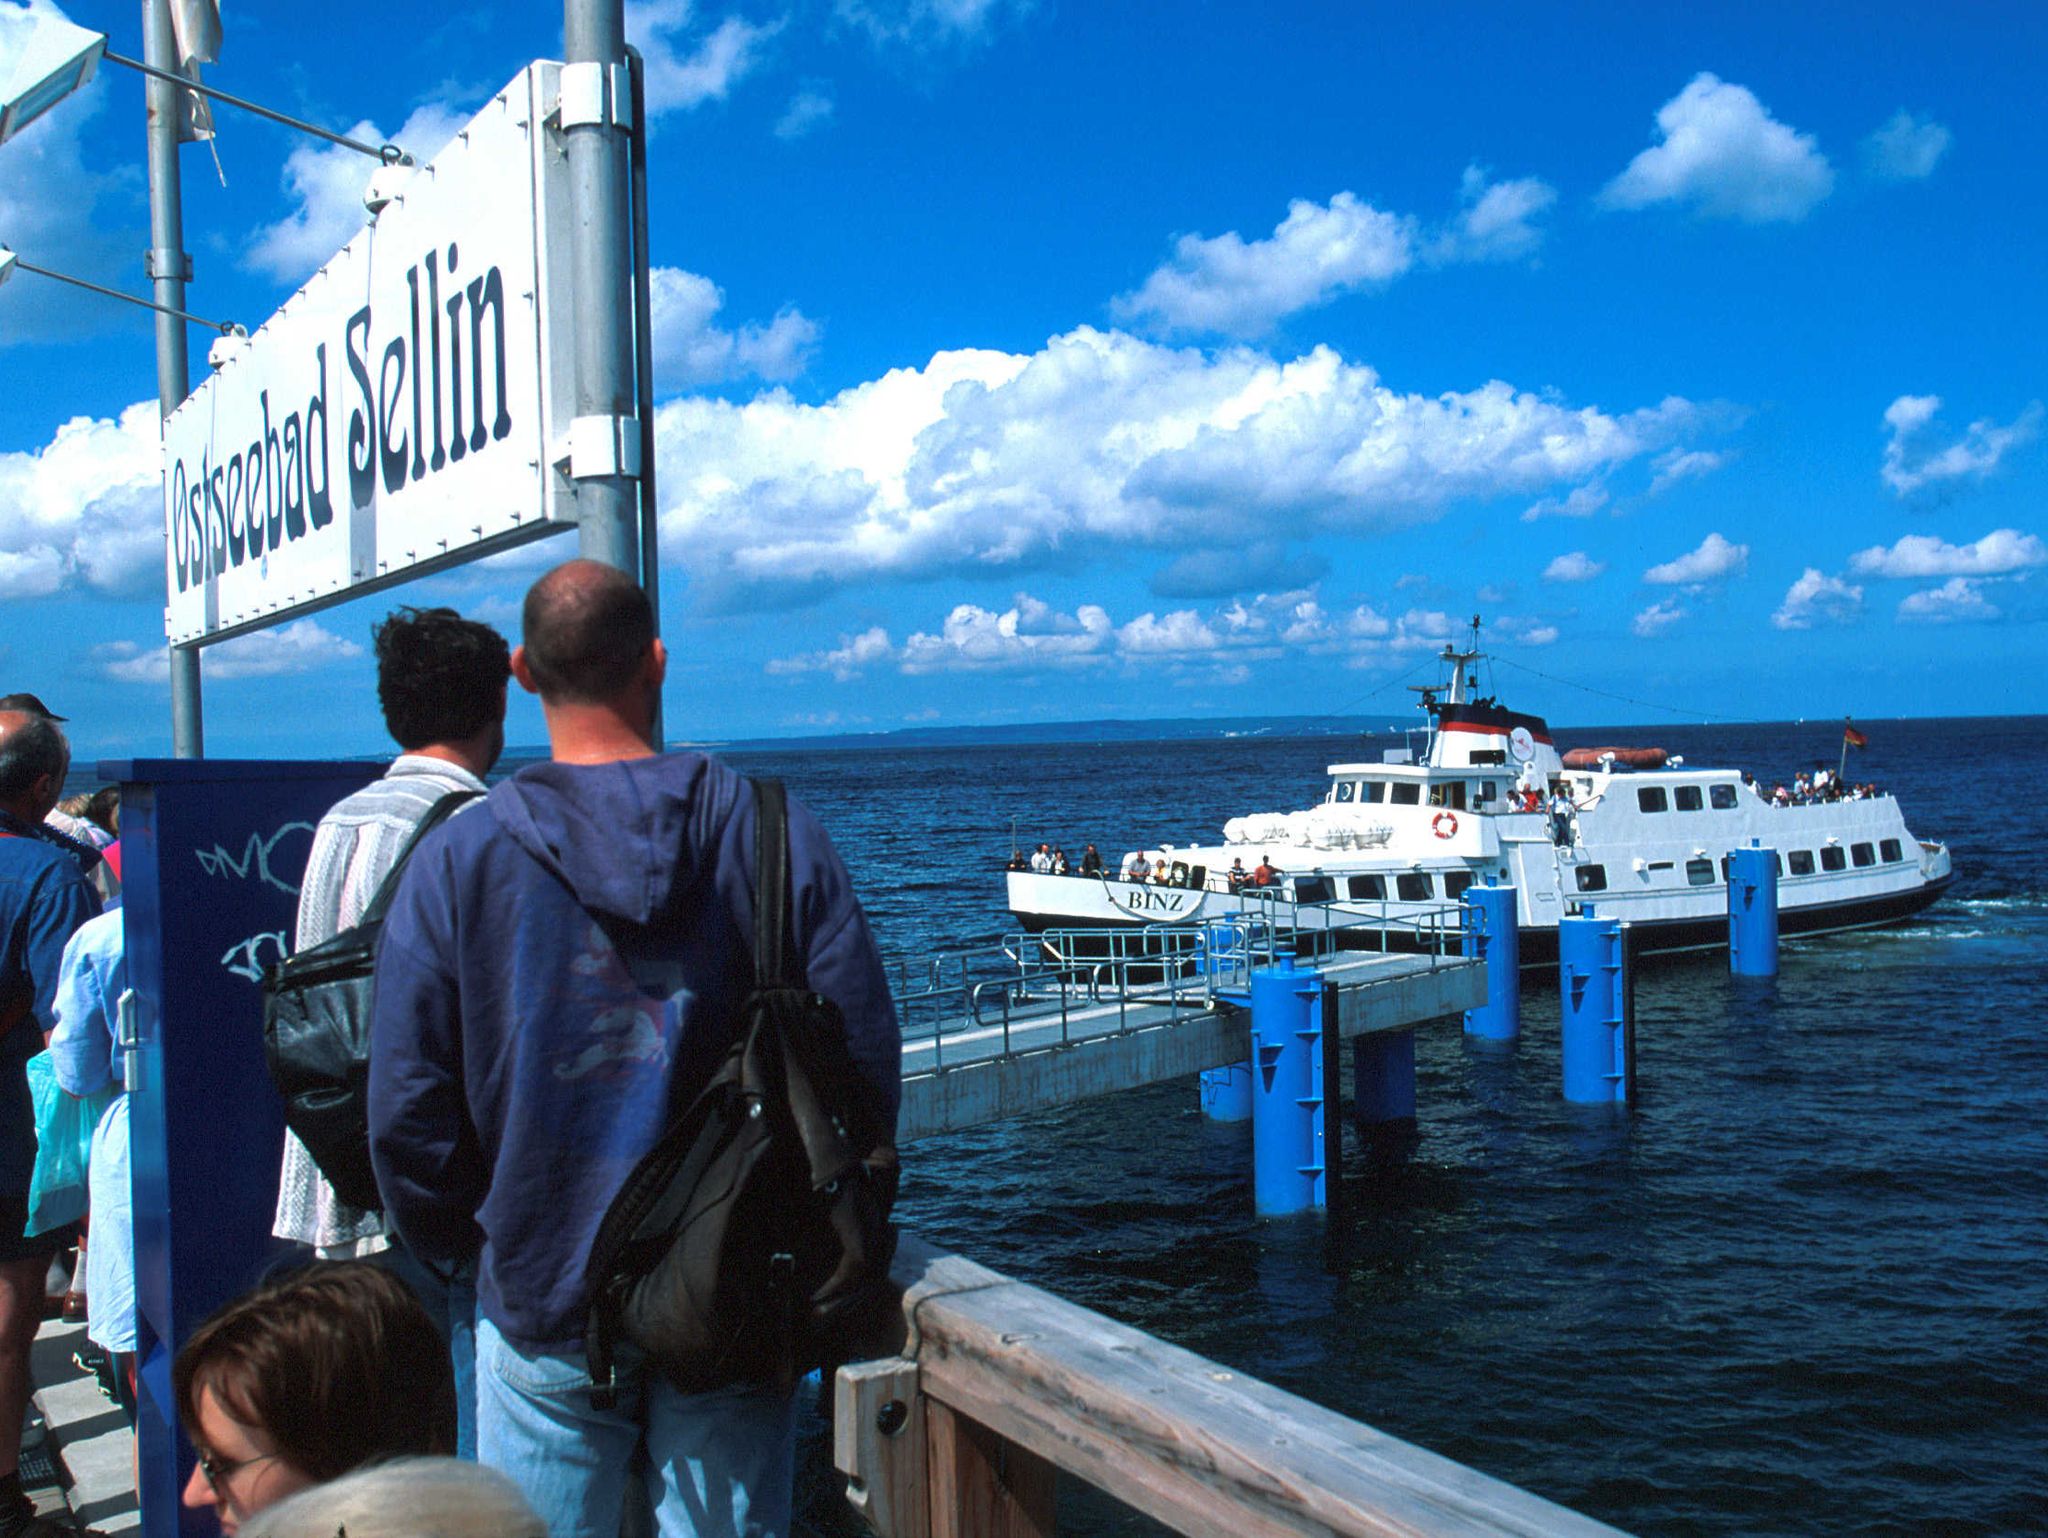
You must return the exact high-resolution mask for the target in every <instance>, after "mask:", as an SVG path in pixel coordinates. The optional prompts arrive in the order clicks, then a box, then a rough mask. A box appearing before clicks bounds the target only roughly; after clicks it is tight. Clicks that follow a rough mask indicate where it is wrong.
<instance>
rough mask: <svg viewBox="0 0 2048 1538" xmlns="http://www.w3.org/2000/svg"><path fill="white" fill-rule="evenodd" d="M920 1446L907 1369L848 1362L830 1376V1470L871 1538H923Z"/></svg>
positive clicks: (919, 1414)
mask: <svg viewBox="0 0 2048 1538" xmlns="http://www.w3.org/2000/svg"><path fill="white" fill-rule="evenodd" d="M925 1443H926V1427H925V1420H924V1396H923V1395H922V1394H920V1393H919V1392H918V1386H917V1364H916V1363H915V1362H911V1361H905V1360H903V1359H901V1358H894V1359H890V1360H885V1361H879V1362H856V1363H852V1364H850V1365H848V1366H845V1367H842V1368H840V1369H839V1371H838V1373H837V1374H835V1375H834V1377H833V1380H832V1466H833V1467H834V1468H836V1469H838V1470H839V1472H840V1473H842V1474H844V1475H845V1476H846V1499H847V1503H848V1504H849V1505H851V1506H852V1507H853V1509H854V1510H855V1511H857V1512H858V1513H860V1515H861V1517H862V1519H863V1520H865V1521H866V1523H867V1524H868V1526H869V1527H870V1528H872V1529H873V1530H874V1532H875V1533H876V1534H878V1535H879V1538H930V1534H931V1516H930V1505H929V1502H930V1498H931V1491H930V1487H929V1484H928V1482H927V1478H926V1473H925Z"/></svg>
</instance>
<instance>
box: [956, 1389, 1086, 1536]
mask: <svg viewBox="0 0 2048 1538" xmlns="http://www.w3.org/2000/svg"><path fill="white" fill-rule="evenodd" d="M924 1414H925V1431H926V1449H927V1451H926V1454H925V1457H926V1462H927V1464H928V1466H929V1468H930V1473H931V1538H1052V1534H1053V1533H1054V1531H1055V1529H1056V1525H1057V1516H1056V1512H1055V1503H1054V1495H1055V1485H1056V1480H1057V1474H1058V1471H1057V1470H1056V1469H1054V1467H1053V1466H1052V1464H1050V1463H1049V1462H1047V1461H1046V1460H1045V1459H1043V1458H1041V1457H1039V1456H1038V1455H1037V1454H1036V1453H1033V1452H1029V1451H1027V1450H1026V1449H1024V1448H1022V1447H1019V1446H1018V1445H1017V1444H1016V1443H1015V1442H1009V1441H1005V1440H1004V1439H1003V1438H1002V1437H1000V1436H998V1435H997V1434H996V1433H995V1432H993V1431H991V1430H989V1428H988V1427H986V1426H984V1425H981V1424H980V1423H979V1422H977V1421H971V1420H969V1419H968V1418H967V1417H966V1416H964V1415H962V1414H960V1413H959V1412H958V1411H957V1410H953V1409H951V1408H949V1407H948V1406H946V1405H943V1404H941V1403H939V1402H938V1401H937V1400H935V1399H928V1400H926V1401H925V1412H924Z"/></svg>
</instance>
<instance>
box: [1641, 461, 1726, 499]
mask: <svg viewBox="0 0 2048 1538" xmlns="http://www.w3.org/2000/svg"><path fill="white" fill-rule="evenodd" d="M1726 463H1728V456H1727V455H1726V454H1722V453H1717V452H1715V451H1713V450H1711V449H1671V450H1669V451H1668V452H1666V453H1663V454H1659V455H1658V456H1657V457H1656V458H1655V459H1653V460H1652V461H1650V468H1651V469H1652V470H1654V471H1655V472H1656V474H1654V475H1653V476H1651V477H1650V495H1651V496H1653V497H1654V496H1660V495H1662V494H1663V493H1664V492H1667V491H1669V490H1670V489H1671V488H1672V487H1673V486H1676V485H1677V484H1678V483H1679V482H1680V481H1689V480H1694V479H1696V478H1697V477H1699V476H1703V475H1712V474H1713V473H1714V472H1715V471H1716V470H1718V469H1720V468H1721V466H1723V465H1725V464H1726Z"/></svg>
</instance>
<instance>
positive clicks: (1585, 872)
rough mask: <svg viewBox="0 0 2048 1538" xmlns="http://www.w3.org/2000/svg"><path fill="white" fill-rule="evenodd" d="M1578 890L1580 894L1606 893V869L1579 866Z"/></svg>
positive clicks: (1600, 866) (1598, 866) (1595, 866)
mask: <svg viewBox="0 0 2048 1538" xmlns="http://www.w3.org/2000/svg"><path fill="white" fill-rule="evenodd" d="M1579 890H1580V891H1581V892H1604V891H1606V890H1607V867H1606V866H1604V865H1581V866H1580V867H1579Z"/></svg>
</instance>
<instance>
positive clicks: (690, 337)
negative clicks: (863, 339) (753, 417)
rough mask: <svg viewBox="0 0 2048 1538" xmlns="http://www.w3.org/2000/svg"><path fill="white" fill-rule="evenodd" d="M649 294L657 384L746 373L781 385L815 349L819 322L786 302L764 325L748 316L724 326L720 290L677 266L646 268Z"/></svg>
mask: <svg viewBox="0 0 2048 1538" xmlns="http://www.w3.org/2000/svg"><path fill="white" fill-rule="evenodd" d="M647 294H648V300H649V302H650V304H651V305H652V307H653V310H654V319H653V323H652V325H651V327H650V328H649V329H650V332H651V334H652V336H653V339H654V382H655V386H656V388H657V389H661V390H669V389H675V388H679V387H684V386H690V385H705V384H721V383H725V382H727V381H730V380H735V379H747V378H753V379H763V380H766V381H768V382H769V383H771V384H780V383H783V382H785V381H787V380H791V379H795V378H796V377H797V376H798V375H800V374H802V373H803V371H804V370H805V369H806V368H808V367H809V366H810V362H811V354H812V353H813V352H814V351H815V350H816V348H817V344H818V333H819V328H818V324H817V322H816V321H813V320H811V319H810V318H809V317H808V316H806V315H805V314H804V313H803V312H802V311H801V310H797V309H795V308H793V307H790V306H784V307H783V308H782V309H780V310H778V311H776V313H775V318H774V319H773V320H771V321H769V322H768V324H767V325H765V326H763V325H759V324H756V323H755V322H753V321H748V322H747V323H745V324H744V325H742V326H741V327H739V329H738V330H736V331H728V330H726V329H725V328H723V327H722V326H720V325H718V323H717V315H718V312H719V310H720V309H721V308H722V307H723V306H724V304H725V292H724V290H722V289H721V288H719V286H718V285H717V284H716V283H713V282H712V281H711V280H710V279H709V278H706V277H702V276H700V275H699V274H697V273H694V272H685V271H683V270H682V269H681V268H679V267H656V268H654V269H653V270H652V271H651V272H649V274H648V283H647Z"/></svg>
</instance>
